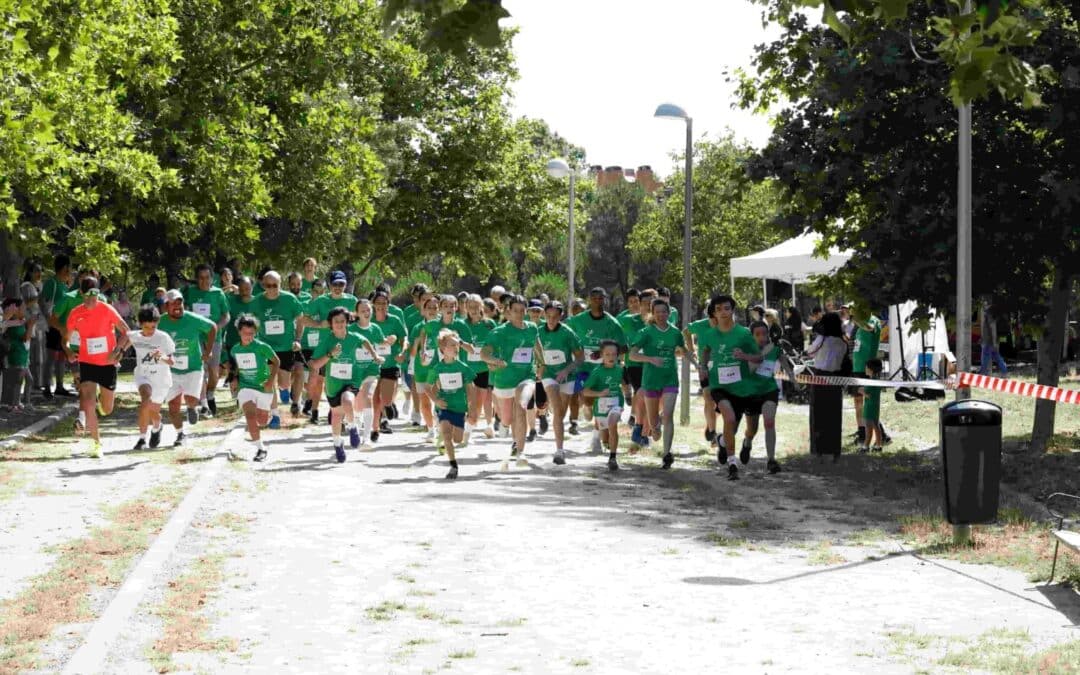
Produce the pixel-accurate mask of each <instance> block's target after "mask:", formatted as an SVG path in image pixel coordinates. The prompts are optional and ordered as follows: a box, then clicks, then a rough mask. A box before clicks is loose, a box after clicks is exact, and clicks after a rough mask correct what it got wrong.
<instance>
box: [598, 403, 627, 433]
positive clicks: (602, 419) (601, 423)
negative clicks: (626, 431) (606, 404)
mask: <svg viewBox="0 0 1080 675" xmlns="http://www.w3.org/2000/svg"><path fill="white" fill-rule="evenodd" d="M612 417H614V419H615V424H618V423H619V418H620V417H622V408H612V409H611V410H610V411H608V414H607V415H594V416H593V419H594V420H596V426H598V427H600V428H601V429H607V428H608V420H609V419H612Z"/></svg>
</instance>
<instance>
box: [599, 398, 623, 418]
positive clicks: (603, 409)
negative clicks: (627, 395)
mask: <svg viewBox="0 0 1080 675" xmlns="http://www.w3.org/2000/svg"><path fill="white" fill-rule="evenodd" d="M617 407H619V397H618V396H605V397H603V398H598V399H596V411H597V412H598V413H600V414H601V415H606V414H608V413H609V412H611V411H612V410H614V409H615V408H617Z"/></svg>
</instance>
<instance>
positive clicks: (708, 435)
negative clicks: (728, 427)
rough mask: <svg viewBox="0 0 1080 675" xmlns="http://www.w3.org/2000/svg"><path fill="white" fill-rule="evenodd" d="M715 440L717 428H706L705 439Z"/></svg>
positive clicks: (708, 440) (708, 441)
mask: <svg viewBox="0 0 1080 675" xmlns="http://www.w3.org/2000/svg"><path fill="white" fill-rule="evenodd" d="M715 440H716V430H715V429H706V430H705V441H706V442H707V443H712V442H713V441H715Z"/></svg>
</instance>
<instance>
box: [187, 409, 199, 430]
mask: <svg viewBox="0 0 1080 675" xmlns="http://www.w3.org/2000/svg"><path fill="white" fill-rule="evenodd" d="M187 423H188V424H190V425H192V426H195V425H196V424H198V423H199V411H198V410H196V409H195V408H188V409H187Z"/></svg>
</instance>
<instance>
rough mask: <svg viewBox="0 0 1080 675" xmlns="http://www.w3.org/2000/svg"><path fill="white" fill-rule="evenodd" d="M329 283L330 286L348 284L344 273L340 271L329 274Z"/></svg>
mask: <svg viewBox="0 0 1080 675" xmlns="http://www.w3.org/2000/svg"><path fill="white" fill-rule="evenodd" d="M330 283H331V284H346V283H348V279H346V278H345V273H344V272H342V271H341V270H336V271H334V272H331V273H330Z"/></svg>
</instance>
